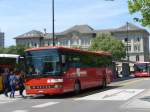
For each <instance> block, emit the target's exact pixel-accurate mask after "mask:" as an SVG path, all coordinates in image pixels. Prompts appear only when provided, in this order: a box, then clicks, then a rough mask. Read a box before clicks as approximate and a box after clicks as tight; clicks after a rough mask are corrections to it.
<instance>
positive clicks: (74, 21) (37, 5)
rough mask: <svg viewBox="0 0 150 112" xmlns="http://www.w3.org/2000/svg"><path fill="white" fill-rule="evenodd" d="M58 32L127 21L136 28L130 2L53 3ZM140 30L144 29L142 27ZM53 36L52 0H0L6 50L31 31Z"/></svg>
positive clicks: (67, 0) (60, 0)
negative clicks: (74, 27)
mask: <svg viewBox="0 0 150 112" xmlns="http://www.w3.org/2000/svg"><path fill="white" fill-rule="evenodd" d="M54 1H55V30H56V32H61V31H64V30H66V29H68V28H70V27H72V26H74V25H80V24H88V25H89V26H91V27H92V28H94V29H107V28H116V27H119V26H122V25H124V24H125V23H126V22H127V21H128V22H131V23H133V24H135V25H137V26H140V24H139V23H137V22H134V21H133V17H134V16H132V15H130V14H129V12H128V5H127V0H115V1H105V0H54ZM140 27H141V26H140ZM44 28H46V29H47V32H52V0H0V30H1V31H2V32H4V33H5V46H6V47H8V46H10V45H15V40H14V39H13V38H14V37H16V36H18V35H20V34H23V33H26V32H28V31H31V30H39V31H42V32H43V31H44V30H43V29H44Z"/></svg>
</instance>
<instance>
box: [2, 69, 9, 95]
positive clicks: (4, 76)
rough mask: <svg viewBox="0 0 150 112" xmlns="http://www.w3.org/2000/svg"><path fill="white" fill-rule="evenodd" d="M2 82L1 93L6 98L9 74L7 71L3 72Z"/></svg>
mask: <svg viewBox="0 0 150 112" xmlns="http://www.w3.org/2000/svg"><path fill="white" fill-rule="evenodd" d="M2 80H3V91H4V95H5V96H6V97H8V91H9V88H10V86H9V72H8V70H5V72H4V73H3V75H2Z"/></svg>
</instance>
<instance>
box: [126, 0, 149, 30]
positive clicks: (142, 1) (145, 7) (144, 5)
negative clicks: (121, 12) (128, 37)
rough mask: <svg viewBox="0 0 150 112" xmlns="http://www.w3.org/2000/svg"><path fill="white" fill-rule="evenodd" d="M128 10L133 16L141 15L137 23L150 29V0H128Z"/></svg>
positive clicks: (136, 19)
mask: <svg viewBox="0 0 150 112" xmlns="http://www.w3.org/2000/svg"><path fill="white" fill-rule="evenodd" d="M128 8H129V12H130V13H131V14H135V13H139V14H140V15H141V17H139V18H137V17H135V18H134V20H135V21H137V22H140V23H141V24H142V25H143V26H148V27H150V0H128Z"/></svg>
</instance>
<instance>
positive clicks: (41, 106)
mask: <svg viewBox="0 0 150 112" xmlns="http://www.w3.org/2000/svg"><path fill="white" fill-rule="evenodd" d="M57 103H59V102H48V103H44V104H40V105H35V106H32V108H44V107H48V106H51V105H55V104H57Z"/></svg>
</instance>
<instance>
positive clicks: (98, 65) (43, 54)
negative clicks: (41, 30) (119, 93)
mask: <svg viewBox="0 0 150 112" xmlns="http://www.w3.org/2000/svg"><path fill="white" fill-rule="evenodd" d="M25 58H26V68H27V70H26V75H27V76H26V81H25V85H26V93H27V94H62V93H66V92H73V91H74V92H75V93H79V92H80V90H83V89H86V88H91V87H96V86H100V87H106V85H107V84H108V83H110V82H111V80H112V70H111V63H112V58H111V53H108V52H99V53H98V52H89V51H82V50H77V49H73V48H65V47H41V48H31V49H27V50H26V56H25Z"/></svg>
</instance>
